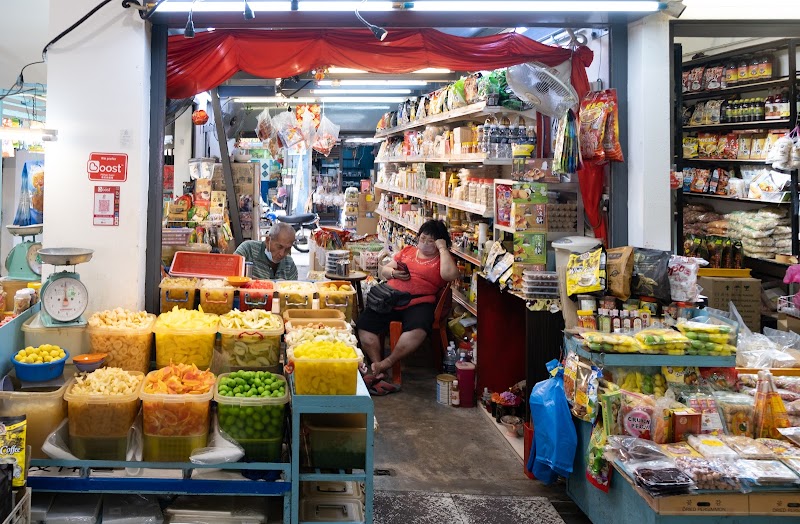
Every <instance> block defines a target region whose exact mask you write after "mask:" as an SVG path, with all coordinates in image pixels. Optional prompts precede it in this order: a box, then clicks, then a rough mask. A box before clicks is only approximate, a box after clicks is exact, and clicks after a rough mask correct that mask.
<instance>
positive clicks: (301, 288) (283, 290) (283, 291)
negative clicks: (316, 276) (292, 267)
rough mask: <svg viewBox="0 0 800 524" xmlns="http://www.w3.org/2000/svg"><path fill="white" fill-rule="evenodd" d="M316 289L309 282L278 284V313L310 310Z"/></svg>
mask: <svg viewBox="0 0 800 524" xmlns="http://www.w3.org/2000/svg"><path fill="white" fill-rule="evenodd" d="M315 292H316V287H314V284H312V283H310V282H294V281H281V282H278V295H279V297H280V311H281V312H283V311H286V310H287V309H311V304H312V300H313V298H314V293H315Z"/></svg>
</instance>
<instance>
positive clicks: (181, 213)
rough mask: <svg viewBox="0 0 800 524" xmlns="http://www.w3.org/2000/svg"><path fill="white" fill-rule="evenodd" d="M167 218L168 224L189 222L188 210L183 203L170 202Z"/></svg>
mask: <svg viewBox="0 0 800 524" xmlns="http://www.w3.org/2000/svg"><path fill="white" fill-rule="evenodd" d="M167 218H168V220H169V221H170V222H186V221H187V220H189V208H188V207H187V206H186V203H185V201H183V200H181V201H180V202H177V203H176V202H172V203H171V204H170V205H169V216H168V217H167Z"/></svg>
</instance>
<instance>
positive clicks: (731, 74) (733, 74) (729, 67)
mask: <svg viewBox="0 0 800 524" xmlns="http://www.w3.org/2000/svg"><path fill="white" fill-rule="evenodd" d="M725 83H726V84H727V85H728V87H731V86H735V85H736V84H738V83H739V66H738V65H737V64H736V61H734V60H731V61H730V62H728V63H727V64H725Z"/></svg>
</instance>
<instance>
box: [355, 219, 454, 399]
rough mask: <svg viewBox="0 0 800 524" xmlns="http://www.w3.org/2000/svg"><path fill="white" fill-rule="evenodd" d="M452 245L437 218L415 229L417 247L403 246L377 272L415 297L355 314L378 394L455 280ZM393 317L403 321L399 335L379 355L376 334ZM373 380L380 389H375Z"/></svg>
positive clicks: (423, 334)
mask: <svg viewBox="0 0 800 524" xmlns="http://www.w3.org/2000/svg"><path fill="white" fill-rule="evenodd" d="M451 244H452V242H451V240H450V234H449V233H448V231H447V226H445V225H444V223H443V222H441V221H438V220H429V221H427V222H425V223H424V224H422V227H420V229H419V235H418V236H417V246H416V247H414V246H407V247H405V248H404V249H403V250H402V251H400V252H399V253H398V254H397V255H395V257H394V260H392V261H391V262H389V263H388V264H386V265H385V266H383V267H382V268H380V270H379V273H380V276H382V277H384V278H386V279H388V284H389V286H390V287H392V288H394V289H396V290H398V291H405V292H408V293H409V294H411V295H418V296H417V297H416V298H413V299H412V300H411V302H409V303H408V305H406V306H400V307H396V308H394V309H393V310H392V312H391V313H389V314H388V315H381V314H379V313H377V312H375V311H373V310H371V309H365V310H364V312H363V313H361V315H360V316H359V317H358V322H357V323H356V327H357V329H358V338H359V340H360V341H361V347H362V348H363V349H364V352H365V353H366V354H367V356H368V357H369V359H370V360H371V361H372V367H371V369H370V370H369V371H370V372H369V373H367V375H365V377H364V381H365V382H366V383H367V385H368V386H371V388H372V389H375V390H378V393H380V392H381V390H382V389H383V390H384V391H385V390H386V388H387V387H389V386H391V385H390V384H387V383H385V382H381V379H382V378H383V377H384V376H385V372H386V370H387V369H390V368H391V367H392V365H394V364H395V363H396V362H399V361H400V360H402V359H403V358H405V357H407V356H408V355H410V354H411V353H413V352H414V351H416V350H417V348H418V347H419V346H420V345H421V344H422V342H423V341H424V340H425V337H426V336H428V334H429V333H430V331H431V327H432V325H433V315H434V312H435V310H436V296H437V295H438V293H439V292H440V291H441V290H442V289H443V288H444V287H445V286H446V285H447V282H452V281H453V280H455V279H457V278H458V268H457V267H456V263H455V261H454V260H453V256H452V255H451V254H450V245H451ZM393 320H399V321H401V322H402V323H403V334H402V335H401V336H400V339H399V340H398V341H397V344H396V345H395V348H394V351H393V352H392V354H391V355H389V356H388V357H386V358H383V356H382V354H381V353H382V349H383V348H381V346H380V338H379V335H380V334H382V333H386V332H388V331H389V324H390V323H391V322H392V321H393ZM376 383H377V385H378V386H380V387H373V386H375V384H376ZM387 392H390V391H387ZM373 393H374V391H373Z"/></svg>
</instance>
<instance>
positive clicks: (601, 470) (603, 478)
mask: <svg viewBox="0 0 800 524" xmlns="http://www.w3.org/2000/svg"><path fill="white" fill-rule="evenodd" d="M605 445H606V433H605V430H604V429H603V421H602V420H601V419H600V418H598V419H597V422H596V423H595V424H594V426H593V427H592V435H591V437H590V438H589V447H588V448H587V450H586V480H588V481H589V483H590V484H591V485H592V486H594V487H596V488H597V489H599V490H600V491H602V492H604V493H608V489H609V487H610V486H611V472H612V471H613V469H614V468H612V467H611V464H609V462H608V460H606V458H605V456H604V449H605Z"/></svg>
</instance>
